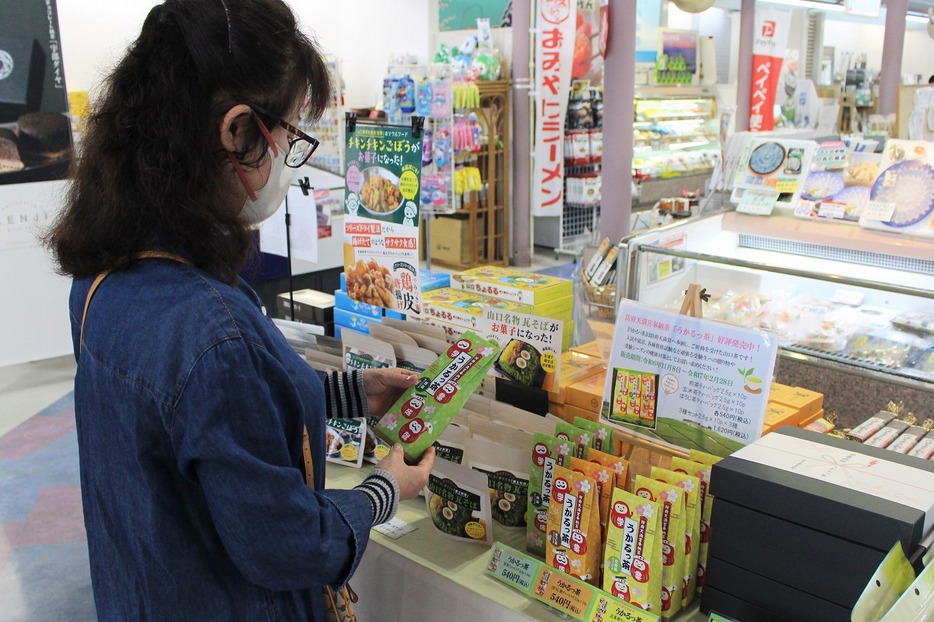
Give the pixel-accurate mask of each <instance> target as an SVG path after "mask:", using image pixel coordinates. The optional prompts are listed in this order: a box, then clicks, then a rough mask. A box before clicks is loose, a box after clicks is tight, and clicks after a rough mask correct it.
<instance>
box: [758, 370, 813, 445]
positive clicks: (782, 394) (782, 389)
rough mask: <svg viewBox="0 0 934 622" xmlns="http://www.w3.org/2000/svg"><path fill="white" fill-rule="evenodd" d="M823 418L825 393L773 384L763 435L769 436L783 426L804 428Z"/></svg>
mask: <svg viewBox="0 0 934 622" xmlns="http://www.w3.org/2000/svg"><path fill="white" fill-rule="evenodd" d="M823 416H824V395H823V393H818V392H817V391H811V390H809V389H803V388H801V387H792V386H789V385H787V384H779V383H777V382H773V383H772V385H771V388H770V390H769V401H768V405H767V406H766V410H765V420H764V422H763V425H762V433H763V434H768V433H769V432H771V431H772V430H775V429H777V428H779V427H781V426H783V425H792V426H795V427H799V428H804V427H806V426H808V425H809V424H810V423H811V422H813V421H815V420H817V419H820V418H821V417H823Z"/></svg>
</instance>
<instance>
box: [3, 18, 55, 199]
mask: <svg viewBox="0 0 934 622" xmlns="http://www.w3.org/2000/svg"><path fill="white" fill-rule="evenodd" d="M67 113H68V96H67V91H66V90H65V71H64V66H63V62H62V47H61V34H60V32H59V26H58V13H57V11H56V6H55V0H3V1H2V2H0V184H16V183H27V182H36V181H48V180H52V179H62V178H64V177H65V175H66V174H67V172H68V166H69V164H70V162H71V157H72V137H71V122H70V120H69V118H68V114H67Z"/></svg>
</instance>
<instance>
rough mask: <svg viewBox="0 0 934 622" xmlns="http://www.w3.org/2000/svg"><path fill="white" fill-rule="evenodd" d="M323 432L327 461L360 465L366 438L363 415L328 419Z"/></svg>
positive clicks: (354, 465) (353, 465)
mask: <svg viewBox="0 0 934 622" xmlns="http://www.w3.org/2000/svg"><path fill="white" fill-rule="evenodd" d="M325 434H326V436H327V441H326V442H327V445H326V446H325V452H326V453H325V459H326V460H327V461H328V462H336V463H337V464H344V465H347V466H352V467H358V468H359V467H360V464H361V463H362V462H363V445H364V442H365V439H366V420H365V419H364V418H363V417H356V418H354V419H328V421H327V426H326V427H325Z"/></svg>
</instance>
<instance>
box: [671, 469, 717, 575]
mask: <svg viewBox="0 0 934 622" xmlns="http://www.w3.org/2000/svg"><path fill="white" fill-rule="evenodd" d="M710 468H711V467H710V465H709V464H705V463H703V462H695V461H693V460H686V459H684V458H679V457H678V456H673V457H672V458H671V470H672V471H674V472H675V473H684V474H686V475H693V476H694V477H696V478H697V479H699V480H700V497H699V499H698V502H699V505H698V508H700V545H699V546H698V547H697V570H696V571H695V573H694V576H695V577H696V585H697V593H698V594H700V593H701V592H703V591H704V576H705V575H706V574H707V553H708V551H709V550H710V515H711V512H712V511H713V496H712V495H711V494H710V493H709V492H708V491H709V489H710Z"/></svg>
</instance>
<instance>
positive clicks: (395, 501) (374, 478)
mask: <svg viewBox="0 0 934 622" xmlns="http://www.w3.org/2000/svg"><path fill="white" fill-rule="evenodd" d="M355 490H359V491H360V492H362V493H363V494H365V495H366V496H367V499H369V500H370V505H372V506H373V525H374V526H375V525H380V524H382V523H385V522H387V521H389V520H391V519H392V517H393V516H395V515H396V511H397V510H398V509H399V483H398V482H396V478H395V477H393V476H392V474H391V473H389V472H388V471H384V470H383V469H373V471H371V472H370V474H369V475H367V477H366V479H365V480H363V483H362V484H360V485H359V486H357V487H356V488H355Z"/></svg>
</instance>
